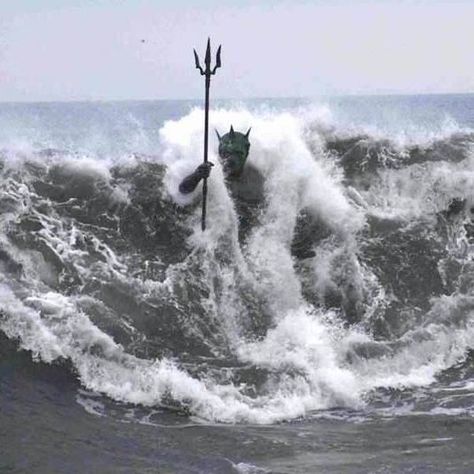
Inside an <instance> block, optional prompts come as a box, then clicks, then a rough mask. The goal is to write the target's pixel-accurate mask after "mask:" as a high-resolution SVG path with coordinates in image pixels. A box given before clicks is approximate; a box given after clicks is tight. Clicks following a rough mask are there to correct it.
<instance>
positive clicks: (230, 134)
mask: <svg viewBox="0 0 474 474" xmlns="http://www.w3.org/2000/svg"><path fill="white" fill-rule="evenodd" d="M250 130H252V127H250V128H249V129H248V130H247V133H240V132H236V131H235V130H234V127H233V125H231V126H230V131H229V132H228V133H226V134H225V135H224V136H221V135H220V134H219V132H218V131H217V129H216V135H217V138H218V139H219V142H221V141H222V140H223V139H225V138H229V139H230V140H235V139H236V138H240V137H245V138H246V139H247V140H248V138H249V135H250Z"/></svg>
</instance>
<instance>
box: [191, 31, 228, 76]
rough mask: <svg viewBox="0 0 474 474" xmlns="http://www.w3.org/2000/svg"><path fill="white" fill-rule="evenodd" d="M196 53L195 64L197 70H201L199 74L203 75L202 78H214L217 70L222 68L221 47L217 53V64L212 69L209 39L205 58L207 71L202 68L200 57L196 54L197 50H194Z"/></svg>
mask: <svg viewBox="0 0 474 474" xmlns="http://www.w3.org/2000/svg"><path fill="white" fill-rule="evenodd" d="M193 51H194V62H195V63H196V69H199V72H200V73H201V76H204V75H208V76H213V75H214V74H215V73H216V70H217V69H218V68H220V67H221V66H222V63H221V45H219V47H218V48H217V53H216V64H215V66H214V68H213V69H211V39H210V38H208V39H207V46H206V55H205V56H204V65H205V66H206V69H203V68H202V67H201V64H200V63H199V56H198V54H197V53H196V50H195V49H193Z"/></svg>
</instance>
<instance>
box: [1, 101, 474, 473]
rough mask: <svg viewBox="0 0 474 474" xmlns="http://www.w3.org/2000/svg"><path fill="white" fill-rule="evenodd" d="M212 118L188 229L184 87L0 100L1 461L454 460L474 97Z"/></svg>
mask: <svg viewBox="0 0 474 474" xmlns="http://www.w3.org/2000/svg"><path fill="white" fill-rule="evenodd" d="M231 124H232V125H233V127H234V129H235V130H238V131H242V132H245V131H247V129H248V128H249V127H252V130H251V134H250V141H251V149H250V155H249V158H248V164H249V165H251V166H253V167H255V168H256V169H257V170H258V171H259V173H260V174H261V175H262V176H263V177H264V195H265V199H264V201H263V202H262V203H261V204H260V206H259V207H258V215H257V217H256V219H254V221H253V222H252V223H251V225H250V226H249V229H248V231H247V233H246V236H245V238H242V236H241V235H240V234H239V226H241V225H242V219H241V216H239V212H238V206H236V203H235V202H234V201H233V199H232V196H231V195H230V193H229V191H228V188H227V187H226V183H225V180H224V177H223V173H222V169H221V166H220V164H219V159H218V157H217V143H218V142H217V138H216V136H215V134H214V132H213V129H214V128H216V129H217V130H218V131H219V133H221V134H223V133H226V132H227V131H228V130H229V128H230V125H231ZM210 129H211V132H212V135H211V136H210V160H211V161H212V162H214V163H215V167H214V169H213V171H212V173H211V177H210V179H209V194H208V210H207V230H206V231H205V232H204V233H203V232H201V229H200V199H201V188H200V187H198V189H197V190H196V191H195V192H194V193H193V194H192V195H191V196H186V197H185V196H182V195H180V194H179V192H178V189H177V188H178V185H179V182H180V180H181V179H182V178H183V177H184V176H186V175H187V174H189V172H191V171H193V170H194V168H195V167H196V166H197V165H198V164H199V163H200V162H201V160H202V154H203V151H202V148H203V145H202V136H203V110H202V105H201V102H190V101H167V102H161V101H157V102H117V103H112V102H110V103H108V102H95V103H38V104H1V105H0V216H1V218H0V472H1V473H45V474H50V473H89V472H90V473H152V472H153V473H176V474H188V473H189V474H191V473H196V474H197V473H199V474H200V473H202V474H208V473H209V474H210V473H218V474H221V473H222V474H225V473H240V474H264V473H274V474H283V473H285V474H286V473H288V474H290V473H295V474H296V473H304V474H309V473H417V474H418V473H447V472H453V473H466V474H467V473H472V472H474V95H425V96H371V97H339V98H325V99H318V100H316V99H315V100H291V99H287V100H283V99H280V100H276V99H268V100H253V101H252V100H250V101H245V102H237V101H213V103H212V109H211V115H210Z"/></svg>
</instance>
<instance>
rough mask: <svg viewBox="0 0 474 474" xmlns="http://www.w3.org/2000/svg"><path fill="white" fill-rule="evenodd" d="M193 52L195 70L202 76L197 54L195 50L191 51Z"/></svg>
mask: <svg viewBox="0 0 474 474" xmlns="http://www.w3.org/2000/svg"><path fill="white" fill-rule="evenodd" d="M193 51H194V62H195V63H196V69H199V71H200V72H201V76H204V71H203V70H202V67H201V65H200V64H199V56H198V53H196V50H195V49H193Z"/></svg>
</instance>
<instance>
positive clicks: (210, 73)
mask: <svg viewBox="0 0 474 474" xmlns="http://www.w3.org/2000/svg"><path fill="white" fill-rule="evenodd" d="M193 51H194V61H195V63H196V69H199V71H200V73H201V76H206V101H205V109H204V110H205V112H204V163H207V149H208V136H209V88H210V86H211V76H213V75H214V74H215V73H216V70H217V68H220V67H221V46H219V48H218V49H217V53H216V64H215V66H214V68H213V69H211V40H210V38H209V39H208V40H207V48H206V57H205V59H204V64H205V66H206V69H203V68H202V67H201V65H200V64H199V56H198V54H197V53H196V50H195V49H194V50H193ZM206 201H207V178H204V180H203V183H202V219H201V229H202V230H206Z"/></svg>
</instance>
